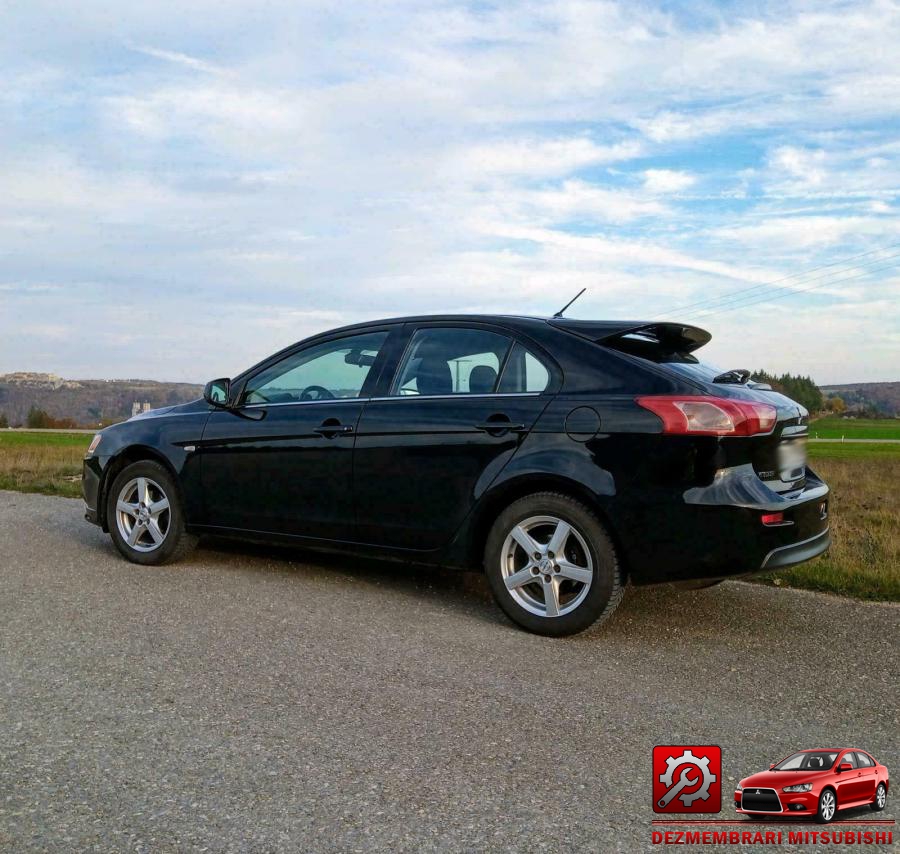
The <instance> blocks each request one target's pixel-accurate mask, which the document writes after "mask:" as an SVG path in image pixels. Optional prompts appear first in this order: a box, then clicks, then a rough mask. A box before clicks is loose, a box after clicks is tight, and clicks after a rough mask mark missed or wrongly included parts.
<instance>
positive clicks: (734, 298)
mask: <svg viewBox="0 0 900 854" xmlns="http://www.w3.org/2000/svg"><path fill="white" fill-rule="evenodd" d="M898 257H900V252H895V253H894V254H892V255H885V256H883V257H881V258H873V259H872V260H871V261H867V262H866V263H864V264H854V265H852V266H850V267H846V268H844V269H843V270H832V271H831V272H830V273H825V274H824V275H822V276H814V277H813V278H811V279H805V280H803V279H800V280H798V281H796V282H793V283H792V285H808V284H810V283H811V282H819V281H822V280H823V279H824V280H825V281H823V282H822V285H821V286H822V287H824V286H825V285H827V284H829V283H830V282H832V281H834V277H835V276H841V275H843V274H844V273H850V272H853V271H855V270H860V269H861V270H862V271H863V272H864V273H865V274H868V273H871V272H875V271H877V270H880V269H883V268H882V267H870V266H869V265H870V264H881V263H882V262H884V261H889V260H891V259H893V258H898ZM888 266H890V265H888ZM751 290H753V289H751V288H748V289H747V292H745V293H744V294H743V296H740V295H738V294H734V295H731V296H728V297H727V298H719V299H718V300H713V301H711V302H710V303H709V304H708V307H709V308H710V309H720V308H723V307H725V306H728V305H731V304H733V303H741V302H743V301H744V300H746V299H754V298H755V297H758V296H764V295H763V294H762V293H759V294H753V293H750V291H751ZM773 290H774V291H775V292H781V293H782V294H784V295H790V294H792V293H802V292H803V290H806V289H804V288H798V287H789V288H788V287H785V286H784V285H780V286H776V287H774V288H773ZM695 305H696V306H697V307H698V308H697V309H696V310H694V311H691V312H689V314H696V313H697V311H701V312H702V311H705V310H706V306H705V305H704V303H703V302H699V303H695Z"/></svg>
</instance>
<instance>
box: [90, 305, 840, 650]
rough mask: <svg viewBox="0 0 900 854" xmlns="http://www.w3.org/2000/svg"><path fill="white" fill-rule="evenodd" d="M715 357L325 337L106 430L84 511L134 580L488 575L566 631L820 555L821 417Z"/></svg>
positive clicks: (613, 329) (660, 331)
mask: <svg viewBox="0 0 900 854" xmlns="http://www.w3.org/2000/svg"><path fill="white" fill-rule="evenodd" d="M709 339H710V335H709V333H707V332H705V331H704V330H702V329H698V328H696V327H693V326H686V325H684V324H678V323H660V322H644V323H642V322H628V321H587V320H571V319H567V318H559V317H554V318H550V319H543V318H533V317H505V316H441V317H414V318H404V319H398V320H387V321H380V322H373V323H365V324H360V325H357V326H350V327H345V328H342V329H338V330H334V331H332V332H328V333H325V334H322V335H317V336H315V337H314V338H310V339H308V340H306V341H302V342H300V343H298V344H296V345H294V346H291V347H288V348H287V349H285V350H282V351H281V352H279V353H276V354H275V355H274V356H271V357H270V358H268V359H266V360H264V361H263V362H260V363H259V364H258V365H255V366H254V367H252V368H250V369H249V370H247V371H245V372H244V373H243V374H241V375H240V376H238V377H235V378H234V379H230V380H229V379H221V380H214V381H212V382H210V383H208V384H207V386H206V390H205V393H204V399H202V400H197V401H194V402H192V403H186V404H183V405H181V406H173V407H169V408H166V409H159V410H155V411H152V412H149V413H146V414H143V415H140V416H137V417H135V418H132V419H131V420H129V421H126V422H124V423H122V424H117V425H114V426H112V427H109V428H107V429H106V430H104V431H103V432H102V433H99V434H98V435H97V436H96V437H95V438H94V441H93V442H92V443H91V447H90V449H89V451H88V454H87V456H86V458H85V461H84V475H83V488H84V499H85V503H86V505H87V512H86V517H87V519H88V520H90V521H91V522H94V523H96V524H98V525H100V526H102V527H103V529H104V530H105V531H108V532H109V533H110V535H111V536H112V540H113V542H114V543H115V545H116V547H117V548H118V549H119V551H120V552H121V553H122V554H123V555H124V556H125V557H126V558H128V559H129V560H131V561H134V562H136V563H142V564H160V563H164V562H166V561H170V560H173V559H175V558H177V557H179V556H181V555H183V554H184V553H185V551H186V550H187V548H188V547H189V546H190V545H191V544H192V543H193V542H194V541H195V538H196V536H197V535H199V534H203V533H214V534H217V535H231V536H236V537H243V538H247V539H254V540H270V541H280V542H283V543H296V544H301V545H303V546H307V547H319V548H327V549H340V550H346V551H353V552H357V553H366V554H369V555H376V556H377V555H381V556H385V557H393V558H397V557H399V558H405V559H408V560H413V561H416V562H418V563H431V564H437V565H442V566H453V567H461V568H470V567H479V566H483V568H484V570H485V572H486V573H487V577H488V579H489V581H490V585H491V588H492V590H493V592H494V595H495V597H496V599H497V602H498V604H499V605H500V607H501V608H502V609H503V610H504V611H505V612H506V614H507V615H508V616H509V617H511V618H512V619H513V620H514V621H515V622H516V623H518V624H519V625H521V626H523V627H524V628H526V629H529V630H531V631H534V632H539V633H542V634H547V635H566V634H571V633H573V632H577V631H580V630H582V629H585V628H587V627H588V626H589V625H591V624H592V623H594V622H595V621H597V620H599V619H602V618H605V617H607V616H609V614H611V613H612V611H613V610H614V609H615V607H616V605H617V604H618V602H619V601H620V599H621V597H622V592H623V587H624V585H625V584H626V582H627V581H631V582H632V583H633V584H650V583H655V582H672V581H689V580H691V581H695V582H696V581H700V582H701V583H710V584H711V583H715V581H717V580H719V579H722V578H724V577H727V576H733V575H741V574H747V573H752V572H757V571H759V570H770V569H775V568H777V567H784V566H788V565H790V564H795V563H799V562H800V561H804V560H808V559H809V558H812V557H814V556H815V555H817V554H820V553H821V552H823V551H824V550H825V549H826V548H827V547H828V545H829V533H828V487H827V486H826V485H825V484H824V483H823V482H822V481H821V480H819V478H817V477H816V476H815V474H814V473H813V472H812V471H811V470H810V469H809V468H808V467H807V466H806V453H805V446H806V436H807V418H808V413H807V412H806V410H805V409H803V407H802V406H800V405H798V404H797V403H795V402H794V401H792V400H790V399H788V398H787V397H784V396H783V395H781V394H778V393H777V392H774V391H772V390H771V389H770V388H769V387H768V386H764V385H760V384H758V383H754V382H752V381H751V380H750V376H749V372H747V371H743V370H732V371H726V372H724V373H723V372H720V371H718V370H716V369H714V368H711V367H709V366H708V365H706V364H704V363H702V362H700V361H699V360H698V359H697V357H696V356H695V353H696V351H697V350H698V349H699V348H700V347H701V346H702V345H704V344H705V343H706V342H708V341H709Z"/></svg>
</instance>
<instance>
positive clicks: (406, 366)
mask: <svg viewBox="0 0 900 854" xmlns="http://www.w3.org/2000/svg"><path fill="white" fill-rule="evenodd" d="M408 334H409V340H408V342H407V345H406V347H405V350H404V352H403V354H402V358H400V359H399V365H398V367H397V368H396V370H395V371H394V372H393V380H392V382H390V384H389V385H388V384H387V383H385V384H384V385H383V386H382V387H381V388H380V389H379V392H378V394H379V396H378V397H375V398H373V399H372V400H371V401H369V402H368V403H367V404H366V407H365V409H364V411H363V414H362V417H361V418H360V423H359V427H358V430H357V438H356V451H355V455H354V489H355V493H356V519H357V525H358V532H359V536H360V539H361V540H362V541H364V542H367V543H373V544H377V545H382V546H389V547H395V548H406V549H419V550H433V549H437V548H440V547H441V546H443V545H444V544H445V543H447V542H448V541H449V540H450V538H451V537H452V536H453V534H454V532H455V531H456V530H457V529H458V528H459V526H460V524H461V523H462V521H463V520H464V519H465V517H466V515H467V514H468V513H469V511H470V510H471V508H472V506H473V505H474V503H475V501H476V500H477V498H478V496H479V495H480V494H481V493H482V492H483V491H484V490H485V489H486V488H487V486H488V485H489V484H490V483H491V481H493V479H494V478H495V477H496V476H497V475H498V474H499V472H500V471H501V470H502V469H503V467H504V466H505V465H506V463H507V462H509V460H510V459H511V458H512V456H513V454H514V453H515V452H516V450H517V448H518V447H519V444H520V442H521V441H522V439H523V437H524V436H525V434H527V432H528V431H529V430H530V429H531V427H532V425H533V424H534V423H535V421H536V420H537V418H538V416H539V415H540V413H541V412H542V411H543V409H544V407H545V406H546V405H547V402H548V401H549V399H550V397H551V394H552V391H553V390H554V387H555V384H558V381H559V372H558V368H556V367H555V365H554V364H553V363H552V360H550V359H549V357H548V356H547V355H546V354H545V353H541V354H540V356H538V355H536V353H537V352H539V351H538V349H536V348H535V345H534V344H533V343H528V344H527V346H526V344H525V343H523V342H521V341H517V340H516V336H515V335H514V334H513V333H511V332H510V331H507V330H505V329H504V328H502V327H495V326H492V325H490V324H474V323H473V324H463V323H431V324H428V323H420V324H410V325H409V326H408Z"/></svg>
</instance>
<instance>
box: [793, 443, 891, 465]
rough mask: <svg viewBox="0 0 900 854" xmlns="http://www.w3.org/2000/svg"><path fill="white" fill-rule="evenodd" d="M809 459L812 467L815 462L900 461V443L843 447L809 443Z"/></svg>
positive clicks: (838, 444) (837, 444)
mask: <svg viewBox="0 0 900 854" xmlns="http://www.w3.org/2000/svg"><path fill="white" fill-rule="evenodd" d="M809 459H810V462H811V464H812V465H813V467H815V465H816V461H817V460H871V459H880V460H900V443H898V444H896V445H895V444H892V443H886V444H884V445H879V444H877V443H875V442H873V443H871V444H869V443H866V444H860V445H844V444H840V443H837V442H836V443H834V444H832V443H831V442H816V441H811V442H810V443H809Z"/></svg>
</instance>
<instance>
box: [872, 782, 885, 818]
mask: <svg viewBox="0 0 900 854" xmlns="http://www.w3.org/2000/svg"><path fill="white" fill-rule="evenodd" d="M886 803H887V788H885V785H884V783H879V784H878V788H877V789H876V790H875V800H874V801H872V803H871V804H869V806H870V807H871V808H872V809H873V810H875V812H881V811H882V810H883V809H884V805H885V804H886Z"/></svg>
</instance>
